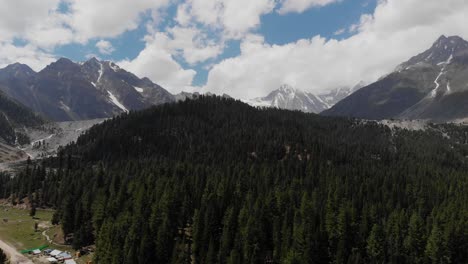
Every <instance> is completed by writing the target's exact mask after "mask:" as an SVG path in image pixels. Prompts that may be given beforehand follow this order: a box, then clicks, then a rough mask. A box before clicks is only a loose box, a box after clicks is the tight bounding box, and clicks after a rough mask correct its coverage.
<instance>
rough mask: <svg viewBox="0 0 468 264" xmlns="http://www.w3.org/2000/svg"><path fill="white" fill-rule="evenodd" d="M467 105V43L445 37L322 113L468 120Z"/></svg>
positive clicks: (368, 117) (376, 117)
mask: <svg viewBox="0 0 468 264" xmlns="http://www.w3.org/2000/svg"><path fill="white" fill-rule="evenodd" d="M467 102H468V42H467V41H465V40H463V39H462V38H460V37H458V36H453V37H445V36H441V37H440V38H439V39H438V40H437V41H436V42H435V43H434V44H433V45H432V47H431V48H430V49H428V50H426V51H424V52H423V53H421V54H419V55H417V56H414V57H413V58H411V59H410V60H408V61H407V62H404V63H402V64H401V65H400V66H398V67H397V69H396V70H395V71H394V72H393V73H391V74H389V75H388V76H386V77H384V78H382V79H380V80H379V81H377V82H375V83H373V84H370V85H368V86H366V87H364V88H362V89H360V90H359V91H357V92H355V93H354V94H352V95H351V96H349V97H347V98H345V99H344V100H342V101H341V102H339V103H338V104H336V105H335V106H334V107H332V108H331V109H329V110H327V111H325V112H324V113H323V114H324V115H336V116H352V117H358V118H365V119H389V118H398V119H427V120H431V121H435V122H446V121H454V120H460V119H464V118H467V117H468V104H467Z"/></svg>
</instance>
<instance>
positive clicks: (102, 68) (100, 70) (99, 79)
mask: <svg viewBox="0 0 468 264" xmlns="http://www.w3.org/2000/svg"><path fill="white" fill-rule="evenodd" d="M99 66H100V67H101V68H100V69H99V77H98V78H97V81H96V84H98V83H99V82H100V81H101V78H102V75H103V74H104V66H103V65H102V63H101V62H99Z"/></svg>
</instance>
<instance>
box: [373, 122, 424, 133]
mask: <svg viewBox="0 0 468 264" xmlns="http://www.w3.org/2000/svg"><path fill="white" fill-rule="evenodd" d="M378 123H379V124H382V125H384V126H387V127H389V128H390V129H396V128H399V129H405V130H410V131H424V130H426V129H427V127H428V126H427V121H425V120H382V121H379V122H378Z"/></svg>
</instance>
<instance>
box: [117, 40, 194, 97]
mask: <svg viewBox="0 0 468 264" xmlns="http://www.w3.org/2000/svg"><path fill="white" fill-rule="evenodd" d="M117 64H119V66H120V67H122V68H123V69H126V70H128V71H130V72H133V73H135V74H137V75H138V76H140V77H148V78H150V79H151V80H153V81H154V82H156V83H158V84H159V85H161V86H163V87H164V88H166V89H167V90H168V91H170V92H172V93H178V92H180V91H186V90H192V89H193V88H192V87H191V85H192V81H193V78H194V77H195V74H196V72H195V71H194V70H185V69H183V68H182V67H181V66H180V65H179V64H178V63H177V62H176V61H175V60H174V59H173V58H172V56H171V54H170V53H168V52H167V51H165V50H164V49H161V48H159V46H158V44H157V43H155V42H154V40H148V42H147V44H146V47H145V49H143V51H141V52H140V54H139V55H138V56H137V57H136V58H135V59H133V60H123V61H121V62H119V63H117Z"/></svg>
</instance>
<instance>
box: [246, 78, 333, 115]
mask: <svg viewBox="0 0 468 264" xmlns="http://www.w3.org/2000/svg"><path fill="white" fill-rule="evenodd" d="M245 102H246V103H248V104H250V105H252V106H256V107H276V108H280V109H287V110H299V111H303V112H307V113H320V112H322V111H323V110H325V109H328V108H330V105H329V104H328V103H327V102H326V101H325V100H323V99H321V98H320V97H319V96H316V95H314V94H312V93H307V92H304V91H301V90H299V89H296V88H294V87H292V86H290V85H287V84H284V85H282V86H281V87H280V88H279V89H277V90H274V91H272V92H271V93H270V94H268V95H267V96H265V97H259V98H254V99H251V100H247V101H245Z"/></svg>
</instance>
